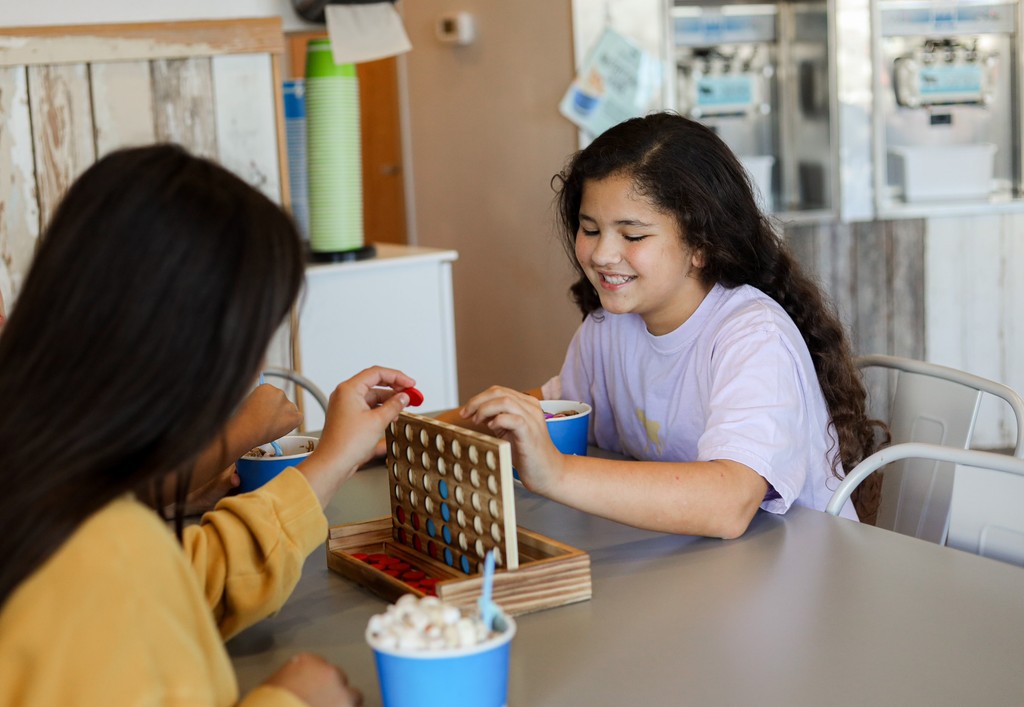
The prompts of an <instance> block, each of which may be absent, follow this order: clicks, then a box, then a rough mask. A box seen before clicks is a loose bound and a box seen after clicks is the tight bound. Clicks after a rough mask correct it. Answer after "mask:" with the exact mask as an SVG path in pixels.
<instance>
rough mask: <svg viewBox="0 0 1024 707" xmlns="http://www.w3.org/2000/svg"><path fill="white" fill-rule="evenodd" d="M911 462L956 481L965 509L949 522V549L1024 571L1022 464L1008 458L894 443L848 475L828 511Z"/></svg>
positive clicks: (835, 511) (958, 498)
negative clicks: (931, 465)
mask: <svg viewBox="0 0 1024 707" xmlns="http://www.w3.org/2000/svg"><path fill="white" fill-rule="evenodd" d="M909 460H927V461H929V462H942V466H941V467H940V472H939V473H944V474H945V475H947V476H950V477H954V476H955V479H956V480H955V482H954V483H953V486H954V487H955V498H956V501H957V503H958V504H960V505H963V506H965V508H964V510H963V511H962V512H960V513H958V514H957V516H956V521H955V522H951V523H950V526H949V536H948V540H947V542H946V545H948V546H949V547H955V548H957V549H960V550H966V551H968V552H972V553H975V554H977V555H984V556H985V557H991V558H993V559H997V560H1001V561H1003V562H1011V563H1013V564H1016V565H1021V566H1024V514H1022V513H1021V503H1020V498H1021V494H1022V491H1024V459H1020V458H1017V457H1012V456H1010V455H1008V454H998V453H994V452H983V451H980V450H975V449H957V448H954V447H944V446H941V445H936V444H919V443H905V444H894V445H892V446H891V447H886V448H885V449H882V450H881V451H878V452H875V453H874V454H872V455H871V456H869V457H868V458H867V459H865V460H864V461H862V462H861V463H860V464H858V465H857V466H856V467H854V468H853V469H852V470H850V472H849V473H848V474H847V475H846V478H844V479H843V481H842V483H840V484H839V487H838V488H837V489H836V491H835V493H833V494H832V498H831V499H830V500H829V502H828V506H826V508H825V512H826V513H829V514H831V515H834V516H835V515H839V512H840V511H841V510H842V508H843V506H844V505H845V504H846V502H847V501H848V500H849V498H850V494H852V493H853V491H854V490H855V489H856V488H857V486H859V485H860V484H861V482H862V481H863V480H864V479H866V478H868V477H869V476H870V475H871V474H872V473H874V472H875V471H876V470H878V469H880V468H882V467H885V466H886V465H888V467H891V466H892V465H893V464H894V463H898V462H901V461H909ZM888 467H887V470H886V472H885V473H886V474H888V473H889V472H888Z"/></svg>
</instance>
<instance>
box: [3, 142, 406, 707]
mask: <svg viewBox="0 0 1024 707" xmlns="http://www.w3.org/2000/svg"><path fill="white" fill-rule="evenodd" d="M302 278H303V257H302V250H301V246H300V241H299V238H298V236H297V235H296V232H295V229H294V227H293V225H292V223H291V221H290V220H289V218H288V217H287V216H286V215H285V214H284V213H283V212H282V211H281V210H280V209H279V208H278V207H277V206H275V205H274V204H273V203H272V202H270V201H269V200H268V199H266V198H265V197H263V196H262V195H261V194H259V193H258V192H257V191H256V190H254V189H252V188H251V187H249V186H248V185H246V184H245V183H244V182H242V181H241V180H240V179H238V178H237V177H235V176H234V175H232V174H231V173H229V172H227V171H226V170H224V169H223V168H221V167H219V166H217V165H215V164H213V163H212V162H209V161H207V160H203V159H199V158H196V157H193V156H191V155H189V154H188V153H186V152H185V151H184V150H182V149H180V148H177V147H174V146H170V145H162V146H152V147H145V148H136V149H130V150H124V151H120V152H115V153H112V154H110V155H108V156H107V157H104V158H103V159H101V160H100V161H99V162H97V163H96V164H95V165H93V166H92V167H91V168H90V169H88V170H87V171H86V172H85V173H84V174H83V175H82V176H81V177H80V178H79V179H78V180H77V181H76V183H75V184H74V185H73V186H72V187H71V188H70V190H69V191H68V193H67V195H66V196H65V198H64V200H63V202H62V203H61V205H60V207H59V208H58V209H57V211H56V212H55V214H54V216H53V218H52V221H51V223H50V225H49V227H48V228H47V230H46V233H45V236H44V237H43V238H42V239H41V242H40V245H39V249H38V252H37V254H36V257H35V261H34V264H33V267H32V270H31V271H30V273H29V275H28V277H27V279H26V281H25V286H24V289H23V291H22V292H21V293H20V295H19V299H18V306H17V307H16V308H15V309H14V310H13V311H12V312H11V316H10V317H9V319H8V321H7V322H6V324H5V327H4V331H3V335H2V336H0V705H25V706H27V707H31V706H35V705H40V706H43V705H45V706H47V707H50V706H52V705H62V706H67V705H183V706H184V705H189V706H191V705H231V704H235V703H237V702H238V700H239V695H238V685H237V681H236V679H235V675H234V672H233V670H232V667H231V663H230V661H229V659H228V655H227V652H226V651H225V649H224V643H223V641H224V639H226V638H228V637H230V636H232V635H233V634H235V633H237V632H238V631H240V630H242V629H243V628H245V627H246V626H249V625H251V624H253V623H255V622H256V621H259V620H260V619H262V618H264V617H266V616H267V615H269V614H271V613H273V612H274V611H276V610H277V609H278V608H280V606H281V605H282V604H283V603H284V601H285V600H286V599H287V597H288V595H289V594H290V592H291V591H292V589H293V588H294V586H295V584H296V582H297V581H298V578H299V573H300V571H301V568H302V564H303V560H304V559H305V558H306V556H307V555H308V554H309V553H310V552H311V551H312V550H313V549H314V548H316V547H318V546H319V545H320V543H322V542H323V540H324V538H325V536H326V532H327V521H326V518H325V517H324V514H323V507H324V506H325V505H326V504H327V502H328V501H329V500H330V498H331V497H332V496H333V494H334V492H335V491H336V490H337V489H338V487H339V486H340V485H341V484H342V483H343V482H344V481H345V480H347V479H348V478H349V477H350V476H351V475H352V474H353V473H354V472H355V470H356V469H357V468H358V467H359V466H360V464H362V463H363V462H365V461H366V460H367V459H368V458H369V457H370V456H371V455H372V454H373V453H374V450H375V445H376V443H377V441H378V440H379V439H380V438H381V437H382V436H383V433H384V429H385V428H386V426H387V425H388V424H389V423H390V422H391V421H392V420H393V419H395V418H396V417H397V415H398V413H399V412H400V410H401V409H402V407H403V406H404V405H406V404H407V403H408V396H407V395H406V394H405V393H401V392H398V393H396V392H395V391H401V390H402V389H404V388H407V387H409V386H412V385H414V384H415V381H413V380H412V379H411V378H409V377H408V376H406V375H405V374H403V373H401V372H399V371H395V370H389V369H384V368H369V369H367V370H365V371H363V372H361V373H359V374H357V375H356V376H354V377H353V378H351V379H350V380H348V381H345V382H344V383H342V384H340V385H339V386H338V387H337V389H336V390H335V391H334V393H333V394H332V396H331V401H330V406H329V409H328V414H327V420H326V423H325V427H324V431H323V436H322V438H321V442H320V445H319V447H318V448H317V450H316V451H315V452H314V453H313V454H312V455H311V456H310V457H309V458H308V459H307V460H306V461H304V462H303V463H302V464H301V465H299V466H298V467H295V468H290V469H287V470H286V471H285V472H283V473H282V474H281V475H280V476H278V477H277V478H275V479H274V480H273V481H271V482H269V483H268V484H266V485H265V486H264V487H262V488H260V489H258V490H256V491H253V492H251V493H247V494H241V495H237V496H233V497H228V498H225V499H223V500H222V501H221V502H220V503H219V504H218V505H217V506H216V508H215V509H214V510H213V511H211V512H209V513H207V514H206V515H205V516H204V517H203V519H202V522H201V523H199V524H198V525H190V526H188V527H184V524H183V522H182V516H183V508H184V501H185V497H186V494H187V492H188V490H189V487H190V477H191V475H192V473H193V472H196V473H200V472H202V473H206V471H205V470H202V469H201V467H202V465H203V464H204V463H205V461H204V459H201V458H200V457H205V455H203V454H201V452H203V450H205V449H209V448H210V446H211V445H212V444H213V443H214V440H215V439H216V438H217V436H218V433H219V432H220V431H221V430H222V429H223V428H224V427H225V425H226V423H227V422H228V420H229V419H230V418H231V416H232V414H233V413H234V412H235V411H236V408H237V407H238V406H239V404H240V402H241V401H242V400H243V398H244V397H245V395H246V393H247V391H248V390H249V389H251V387H252V384H253V382H254V381H255V379H256V377H257V375H258V371H259V369H260V366H261V363H262V359H263V355H264V351H265V349H266V346H267V344H268V342H269V341H270V338H271V336H272V334H273V333H274V332H275V331H276V329H277V328H278V326H279V325H280V324H281V323H282V321H283V320H284V318H285V316H286V315H287V313H288V312H289V310H290V308H291V306H292V304H293V302H294V300H295V298H296V295H297V293H298V291H299V288H300V286H301V283H302ZM168 489H174V493H173V496H174V498H166V496H167V490H168ZM168 505H170V506H171V507H172V508H175V509H176V510H175V513H174V515H175V523H174V530H171V529H170V527H169V526H168V524H167V523H166V522H165V520H164V518H162V517H161V516H160V515H158V513H157V512H155V511H154V510H153V509H162V508H165V507H167V506H168ZM360 702H361V696H360V694H359V692H358V691H357V690H355V689H354V688H352V687H349V685H348V683H347V678H346V676H345V674H344V673H343V672H342V671H341V670H340V669H339V668H337V667H335V666H332V665H330V664H329V663H327V662H326V661H324V660H323V659H321V658H319V657H316V656H313V655H309V654H303V655H300V656H296V658H294V659H292V660H291V661H289V662H288V663H287V664H286V665H285V666H283V667H282V668H281V669H280V670H279V671H278V672H277V673H275V674H274V675H272V676H270V677H268V679H267V680H266V682H264V683H263V684H262V685H261V686H259V687H258V688H256V689H255V690H253V691H252V692H251V693H249V694H248V695H247V696H245V698H244V699H243V700H242V701H241V704H244V705H301V704H310V705H346V704H359V703H360Z"/></svg>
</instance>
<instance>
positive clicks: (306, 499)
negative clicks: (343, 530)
mask: <svg viewBox="0 0 1024 707" xmlns="http://www.w3.org/2000/svg"><path fill="white" fill-rule="evenodd" d="M25 522H26V523H31V522H32V519H31V518H26V519H25ZM326 535H327V519H326V518H325V517H324V514H323V511H322V510H321V508H320V504H319V502H318V501H317V499H316V496H315V495H314V494H313V491H312V489H311V488H310V487H309V484H308V483H307V482H306V480H305V478H304V477H303V476H302V475H301V474H300V473H299V472H298V471H296V470H295V469H287V470H285V471H284V472H282V473H281V474H280V475H279V476H278V477H277V478H275V479H274V480H273V481H271V482H270V483H268V484H266V485H265V486H263V487H262V488H260V489H258V490H256V491H254V492H251V493H247V494H242V495H239V496H234V497H229V498H225V499H224V500H222V501H221V502H220V503H218V504H217V507H216V509H215V510H213V511H211V512H209V513H207V514H206V515H205V516H204V517H203V519H202V522H201V523H200V524H199V525H196V526H191V527H188V528H186V529H185V533H184V538H183V542H182V543H181V544H179V543H178V541H177V539H176V538H175V537H174V533H173V532H171V531H170V530H169V529H168V527H167V526H166V524H165V523H164V522H163V521H162V520H160V518H158V517H157V515H156V514H155V513H153V512H152V511H151V510H150V509H149V508H147V507H146V506H144V505H142V504H141V503H139V502H138V501H137V500H135V499H134V498H132V497H130V496H129V497H124V498H121V499H118V500H116V501H114V502H112V503H110V504H109V505H107V506H106V507H105V508H103V509H101V510H100V511H98V512H96V513H95V514H94V515H92V516H91V517H90V518H88V519H87V520H86V521H85V522H84V523H83V524H82V525H81V526H79V527H78V529H77V530H76V531H75V532H74V534H72V536H71V537H70V538H68V540H67V541H66V542H65V543H64V544H63V545H62V546H61V547H60V548H59V549H58V551H57V552H56V553H55V554H54V555H52V556H51V557H50V558H49V559H48V560H47V561H46V562H45V563H44V564H43V565H42V566H41V567H40V568H39V569H38V570H36V571H35V572H34V573H32V574H31V575H30V576H29V577H28V578H27V579H25V580H24V581H23V582H22V583H21V585H19V586H18V588H17V589H16V590H15V591H14V592H13V593H12V594H11V595H10V596H9V597H8V600H7V602H6V603H5V604H4V606H3V607H2V610H0V705H4V706H6V705H18V706H19V707H36V706H38V707H55V706H58V705H59V706H60V707H68V706H71V705H104V706H108V705H110V706H114V705H139V706H147V705H175V706H177V705H182V706H184V705H188V706H192V705H196V706H199V705H202V706H204V707H205V706H206V705H233V704H236V702H237V701H238V682H237V680H236V678H235V673H234V670H233V669H232V666H231V661H230V660H229V658H228V654H227V651H226V650H225V648H224V640H225V639H227V638H229V637H230V636H232V635H234V634H236V633H238V632H239V631H241V630H242V629H243V628H245V627H247V626H250V625H252V624H254V623H256V622H257V621H259V620H260V619H263V618H265V617H266V616H268V615H270V614H272V613H273V612H275V611H277V610H278V609H279V608H280V607H281V605H282V604H284V602H285V600H286V599H287V598H288V595H289V594H291V592H292V590H293V589H294V588H295V585H296V583H297V582H298V580H299V574H300V572H301V570H302V564H303V561H304V560H305V558H306V557H307V556H308V555H309V553H310V552H312V551H313V549H314V548H316V547H317V546H319V545H320V544H321V543H322V542H323V541H324V538H325V537H326ZM240 704H242V705H246V707H251V706H255V705H289V706H295V705H301V704H303V703H302V702H301V701H300V700H299V699H298V698H296V697H295V696H294V695H293V694H292V693H290V692H287V691H285V690H283V689H280V688H275V687H267V686H262V687H259V688H257V689H256V690H254V691H253V692H251V693H250V694H249V695H247V696H246V698H245V699H244V700H243V701H242V702H241V703H240Z"/></svg>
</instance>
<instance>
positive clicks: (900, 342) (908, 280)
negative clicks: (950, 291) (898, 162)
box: [885, 219, 925, 359]
mask: <svg viewBox="0 0 1024 707" xmlns="http://www.w3.org/2000/svg"><path fill="white" fill-rule="evenodd" d="M924 230H925V224H924V221H922V220H920V219H910V220H906V221H889V222H887V223H886V224H885V231H886V237H887V239H888V241H889V245H888V251H889V253H890V257H889V272H890V284H889V289H890V290H891V292H892V295H891V298H890V302H891V316H890V317H889V327H890V330H889V339H890V340H889V344H888V346H887V347H886V350H887V351H890V352H892V354H893V355H894V356H903V357H905V358H914V359H923V358H924V350H925V335H924V323H925V315H924Z"/></svg>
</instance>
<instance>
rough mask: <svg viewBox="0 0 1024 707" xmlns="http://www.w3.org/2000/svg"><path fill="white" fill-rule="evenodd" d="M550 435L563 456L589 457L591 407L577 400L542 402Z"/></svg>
mask: <svg viewBox="0 0 1024 707" xmlns="http://www.w3.org/2000/svg"><path fill="white" fill-rule="evenodd" d="M540 409H541V410H543V411H544V417H545V419H546V421H547V424H548V434H550V435H551V441H552V442H554V443H555V447H557V448H558V451H560V452H561V453H562V454H575V455H577V456H581V457H584V456H586V455H587V433H588V430H589V428H590V410H591V408H590V406H589V405H587V404H586V403H581V402H577V401H575V400H542V401H541V402H540Z"/></svg>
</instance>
